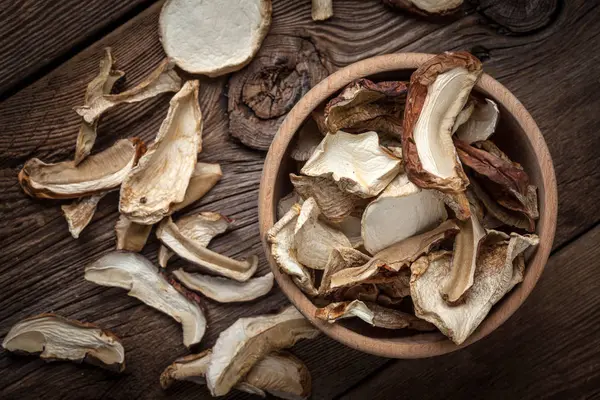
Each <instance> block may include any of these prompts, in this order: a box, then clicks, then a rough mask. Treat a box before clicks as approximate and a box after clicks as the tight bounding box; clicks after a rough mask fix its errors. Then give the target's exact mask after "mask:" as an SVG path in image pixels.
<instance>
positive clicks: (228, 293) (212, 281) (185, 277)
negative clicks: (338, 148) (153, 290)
mask: <svg viewBox="0 0 600 400" xmlns="http://www.w3.org/2000/svg"><path fill="white" fill-rule="evenodd" d="M173 275H174V276H175V278H177V279H178V280H179V281H180V282H181V283H182V284H183V285H184V286H185V287H187V288H188V289H191V290H194V291H196V292H200V293H202V294H203V295H204V296H206V297H208V298H210V299H213V300H215V301H218V302H219V303H232V302H243V301H252V300H254V299H257V298H259V297H261V296H264V295H266V294H267V293H269V291H271V288H272V287H273V274H272V273H268V274H266V275H264V276H260V277H258V278H251V279H248V280H247V281H246V282H237V281H234V280H231V279H227V278H223V277H220V276H211V275H202V274H197V273H190V272H186V271H184V270H183V269H178V270H176V271H173Z"/></svg>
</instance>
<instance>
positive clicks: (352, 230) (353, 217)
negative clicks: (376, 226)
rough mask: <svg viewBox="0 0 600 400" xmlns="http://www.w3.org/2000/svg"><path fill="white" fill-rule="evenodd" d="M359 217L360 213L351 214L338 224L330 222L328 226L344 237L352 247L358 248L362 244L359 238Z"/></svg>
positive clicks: (360, 237)
mask: <svg viewBox="0 0 600 400" xmlns="http://www.w3.org/2000/svg"><path fill="white" fill-rule="evenodd" d="M361 217H362V213H353V214H350V215H348V216H347V217H346V218H344V219H343V220H341V221H340V222H332V223H331V224H330V225H331V226H333V227H334V228H335V229H337V230H339V231H340V232H342V233H343V234H344V235H346V237H347V238H348V240H350V244H352V247H354V248H358V247H360V246H363V244H364V243H363V239H362V236H361V225H360V222H361V219H362V218H361Z"/></svg>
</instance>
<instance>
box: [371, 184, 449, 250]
mask: <svg viewBox="0 0 600 400" xmlns="http://www.w3.org/2000/svg"><path fill="white" fill-rule="evenodd" d="M447 218H448V214H447V212H446V208H445V207H444V202H443V201H442V200H441V199H440V197H439V196H437V195H436V192H435V191H433V190H427V189H420V188H419V187H418V186H417V185H415V184H414V183H412V182H411V181H409V180H408V176H407V175H405V174H400V175H398V176H397V177H396V178H394V180H393V181H392V182H391V183H390V184H389V185H388V187H386V188H385V190H384V191H383V192H382V193H381V194H380V195H379V197H378V198H377V199H376V200H375V201H373V202H371V203H370V204H369V205H368V206H367V208H366V209H365V212H364V213H363V216H362V221H361V226H362V238H363V241H364V246H365V249H367V251H368V252H369V253H371V254H375V253H377V252H378V251H380V250H383V249H385V248H386V247H389V246H391V245H392V244H394V243H397V242H399V241H401V240H404V239H406V238H409V237H411V236H414V235H417V234H420V233H423V232H425V231H427V230H429V229H431V228H433V227H435V226H437V225H439V223H440V222H442V221H444V220H446V219H447Z"/></svg>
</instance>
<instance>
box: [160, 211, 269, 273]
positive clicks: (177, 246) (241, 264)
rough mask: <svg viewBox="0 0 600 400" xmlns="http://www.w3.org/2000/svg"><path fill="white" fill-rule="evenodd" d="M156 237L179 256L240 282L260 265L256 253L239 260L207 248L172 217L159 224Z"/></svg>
mask: <svg viewBox="0 0 600 400" xmlns="http://www.w3.org/2000/svg"><path fill="white" fill-rule="evenodd" d="M156 237H157V238H158V239H159V240H160V241H161V242H162V243H163V244H164V245H165V246H166V247H168V248H169V249H170V250H171V251H173V252H174V253H175V254H177V255H178V256H179V257H181V258H183V259H186V260H187V261H190V262H192V263H194V264H196V265H198V266H200V267H202V268H203V269H206V270H207V271H210V272H213V273H215V274H219V275H222V276H224V277H227V278H231V279H235V280H236V281H239V282H244V281H247V280H248V279H250V277H251V276H252V275H254V273H255V272H256V268H257V267H258V257H257V256H256V255H252V256H250V257H248V259H247V260H244V261H238V260H234V259H233V258H230V257H227V256H224V255H222V254H219V253H215V252H214V251H212V250H209V249H207V248H206V247H205V246H203V245H202V243H199V242H198V241H196V240H194V239H192V238H190V237H188V236H186V235H184V234H182V233H181V231H180V230H179V228H178V227H177V225H175V223H174V222H173V220H172V219H171V217H167V218H165V219H164V220H163V221H162V222H161V223H160V224H159V225H158V229H157V230H156Z"/></svg>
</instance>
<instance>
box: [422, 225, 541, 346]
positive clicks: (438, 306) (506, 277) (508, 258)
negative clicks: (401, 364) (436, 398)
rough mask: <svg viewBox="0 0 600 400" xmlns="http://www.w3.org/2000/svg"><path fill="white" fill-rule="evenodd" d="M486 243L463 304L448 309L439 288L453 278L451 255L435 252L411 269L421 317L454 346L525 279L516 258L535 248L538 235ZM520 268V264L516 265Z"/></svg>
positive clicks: (516, 235)
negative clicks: (520, 278) (520, 277)
mask: <svg viewBox="0 0 600 400" xmlns="http://www.w3.org/2000/svg"><path fill="white" fill-rule="evenodd" d="M491 242H492V243H490V244H488V241H487V240H486V241H485V242H484V244H483V246H482V248H481V249H480V252H479V256H478V257H477V267H476V269H475V276H474V279H473V286H471V288H470V289H469V290H467V292H466V293H465V294H464V295H463V298H462V301H461V302H460V303H459V304H457V305H454V306H451V305H448V304H447V303H446V302H445V301H444V299H443V298H442V296H440V292H439V288H440V287H444V285H445V284H446V282H447V281H448V279H449V278H450V274H451V260H452V255H451V253H450V252H444V251H440V252H435V253H430V254H429V255H428V256H423V257H421V258H419V259H418V260H417V261H415V262H414V263H413V264H412V265H411V271H412V277H411V282H410V290H411V297H412V300H413V303H414V307H415V313H416V315H417V316H418V317H420V318H423V319H425V320H427V321H430V322H431V323H433V324H434V325H435V326H437V327H438V329H439V330H440V331H441V332H442V333H443V334H444V335H446V336H448V337H449V338H450V339H451V340H452V341H453V342H454V343H456V344H461V343H463V342H464V341H465V340H466V339H467V338H468V337H469V336H470V335H471V334H472V333H473V332H474V331H475V329H477V327H478V326H479V324H480V323H481V321H483V319H484V318H485V317H486V315H487V314H488V312H489V311H490V309H491V308H492V306H493V305H494V304H496V303H497V302H498V301H499V300H500V299H501V298H502V297H503V296H504V295H505V294H506V293H508V292H509V291H510V290H511V289H512V288H513V287H514V285H515V284H516V283H517V282H518V281H519V279H518V278H519V277H518V276H516V275H521V276H522V271H520V269H519V268H520V267H519V268H517V271H515V267H514V261H515V258H516V257H517V256H518V255H519V254H521V253H522V252H523V251H524V250H525V249H527V248H528V247H530V246H536V245H537V244H538V243H539V239H538V237H537V236H535V235H524V236H521V235H518V234H516V233H512V234H511V235H510V240H500V241H498V239H497V238H493V240H492V241H491ZM517 266H519V263H517Z"/></svg>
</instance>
